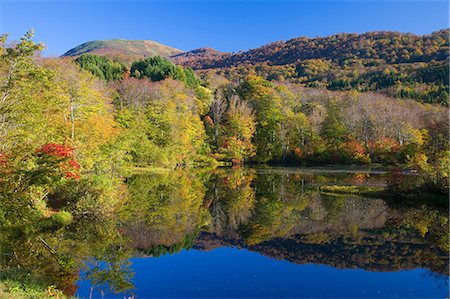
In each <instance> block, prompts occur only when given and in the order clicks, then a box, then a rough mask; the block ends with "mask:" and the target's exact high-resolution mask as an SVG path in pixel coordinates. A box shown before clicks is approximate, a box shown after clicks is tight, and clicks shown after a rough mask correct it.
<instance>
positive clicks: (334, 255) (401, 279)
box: [76, 167, 449, 298]
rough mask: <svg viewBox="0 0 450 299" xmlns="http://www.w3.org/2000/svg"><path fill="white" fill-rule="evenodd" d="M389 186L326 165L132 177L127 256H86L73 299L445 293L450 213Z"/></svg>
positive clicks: (123, 227) (376, 175) (124, 217)
mask: <svg viewBox="0 0 450 299" xmlns="http://www.w3.org/2000/svg"><path fill="white" fill-rule="evenodd" d="M385 182H386V176H385V174H384V172H383V171H371V170H361V169H356V170H355V169H329V168H322V169H320V168H315V169H311V168H267V167H266V168H240V169H217V170H214V171H204V172H202V171H191V172H183V171H177V172H168V173H163V174H152V175H144V174H140V175H135V176H132V177H130V178H129V179H127V185H128V192H129V194H130V200H128V201H127V202H126V203H125V204H124V206H123V207H122V211H121V214H120V217H119V218H120V225H119V226H120V227H119V230H118V232H119V233H120V235H121V238H122V239H121V242H120V245H118V244H114V246H116V247H115V248H116V249H117V248H120V250H115V251H114V253H111V252H106V251H105V252H102V254H103V255H102V254H99V255H98V256H96V257H95V258H93V257H90V258H84V263H85V265H86V266H84V267H82V269H81V272H80V273H78V274H77V276H76V277H77V278H76V279H77V282H76V295H77V296H79V297H81V298H102V297H103V298H124V296H130V297H131V296H135V298H152V297H182V298H183V297H184V298H187V297H190V298H200V297H202V298H211V297H226V298H230V297H235V298H256V297H258V298H273V297H310V298H311V297H314V298H316V297H317V298H322V297H341V298H349V297H353V298H364V297H365V298H390V297H397V298H398V297H401V298H424V297H427V298H445V297H447V296H448V266H449V263H448V254H447V250H448V232H447V228H448V216H447V211H446V209H445V208H439V207H436V206H432V205H426V204H417V205H408V204H399V203H397V202H396V201H395V199H394V200H392V199H390V198H389V197H386V194H385V193H384V192H383V191H382V190H383V187H384V186H385ZM111 234H113V233H111ZM114 234H115V233H114ZM118 251H121V252H124V253H123V254H122V255H120V256H119V255H118V254H117V252H118ZM119 260H120V262H119Z"/></svg>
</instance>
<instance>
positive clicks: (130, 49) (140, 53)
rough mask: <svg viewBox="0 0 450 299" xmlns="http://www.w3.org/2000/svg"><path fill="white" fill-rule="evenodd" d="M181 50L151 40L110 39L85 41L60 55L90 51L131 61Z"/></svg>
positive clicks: (166, 55)
mask: <svg viewBox="0 0 450 299" xmlns="http://www.w3.org/2000/svg"><path fill="white" fill-rule="evenodd" d="M182 52H183V51H181V50H179V49H176V48H173V47H169V46H166V45H163V44H161V43H158V42H155V41H151V40H126V39H111V40H96V41H90V42H86V43H84V44H81V45H79V46H76V47H75V48H73V49H71V50H69V51H67V52H66V53H64V54H63V55H62V56H63V57H66V56H79V55H82V54H86V53H90V54H97V55H101V56H107V57H110V58H118V59H119V60H122V61H124V62H131V61H133V60H136V59H139V58H143V57H148V56H156V55H159V56H163V57H168V56H172V55H176V54H179V53H182Z"/></svg>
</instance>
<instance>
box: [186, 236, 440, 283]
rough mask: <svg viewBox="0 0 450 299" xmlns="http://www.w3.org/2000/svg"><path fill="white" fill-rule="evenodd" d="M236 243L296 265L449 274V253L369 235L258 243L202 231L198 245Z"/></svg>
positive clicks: (210, 245)
mask: <svg viewBox="0 0 450 299" xmlns="http://www.w3.org/2000/svg"><path fill="white" fill-rule="evenodd" d="M222 246H236V247H239V248H246V249H248V250H250V251H254V252H258V253H260V254H262V255H264V256H268V257H270V258H275V259H280V260H281V259H282V260H287V261H289V262H292V263H296V264H323V265H329V266H333V267H336V268H350V269H351V268H361V269H365V270H370V271H399V270H408V269H415V268H426V269H430V270H431V271H433V272H436V273H439V274H445V275H448V267H449V262H448V256H447V253H446V252H445V251H443V250H440V249H438V248H436V247H434V246H430V245H429V244H414V243H408V242H398V241H387V240H384V239H383V238H382V237H381V236H377V235H367V236H365V237H363V238H360V239H358V240H351V239H350V238H345V237H339V238H336V239H334V240H331V241H330V242H329V243H326V244H312V243H306V242H305V241H304V240H302V238H301V237H299V236H295V237H292V238H289V239H285V238H276V239H273V240H270V241H265V242H262V243H260V244H256V245H247V244H246V243H245V242H243V241H242V240H237V239H226V238H222V237H220V236H218V235H216V234H213V233H202V234H200V235H199V236H198V238H197V239H196V240H195V242H194V248H196V249H199V250H212V249H214V248H217V247H222Z"/></svg>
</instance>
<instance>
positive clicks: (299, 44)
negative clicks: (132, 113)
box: [175, 29, 449, 69]
mask: <svg viewBox="0 0 450 299" xmlns="http://www.w3.org/2000/svg"><path fill="white" fill-rule="evenodd" d="M448 34H449V31H448V29H444V30H440V31H438V32H434V33H432V34H429V35H423V36H417V35H414V34H410V33H399V32H389V31H382V32H367V33H364V34H354V33H342V34H337V35H333V36H328V37H317V38H308V37H298V38H293V39H290V40H288V41H285V42H284V41H280V42H274V43H271V44H268V45H265V46H262V47H259V48H256V49H251V50H249V51H246V52H240V53H236V54H232V55H228V56H227V57H225V58H224V57H223V56H219V57H218V58H219V59H217V60H215V61H214V60H212V61H211V62H210V63H209V64H208V63H202V64H198V63H196V58H197V57H203V56H204V55H203V52H202V51H199V52H197V53H198V54H201V55H190V57H191V58H192V59H191V61H187V62H186V63H185V64H186V65H189V66H190V67H192V68H194V69H205V68H218V67H232V66H239V65H243V64H256V63H267V64H269V65H286V64H293V63H297V62H299V61H303V60H309V59H324V60H331V62H333V63H336V64H338V65H340V66H341V67H345V66H350V65H352V64H355V63H357V64H360V65H364V66H376V65H380V64H399V63H414V62H431V61H443V60H445V59H447V58H448V56H449V55H448V42H449V38H448ZM191 53H194V54H195V53H196V52H191ZM210 53H215V52H213V51H210ZM178 56H179V55H177V56H175V58H176V57H178ZM210 56H213V55H210Z"/></svg>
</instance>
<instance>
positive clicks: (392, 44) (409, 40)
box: [171, 29, 449, 105]
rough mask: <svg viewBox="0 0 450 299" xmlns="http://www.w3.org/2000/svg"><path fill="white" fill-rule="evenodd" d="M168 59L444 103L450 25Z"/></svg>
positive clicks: (317, 85) (213, 69)
mask: <svg viewBox="0 0 450 299" xmlns="http://www.w3.org/2000/svg"><path fill="white" fill-rule="evenodd" d="M171 59H172V60H173V61H174V62H175V63H178V64H181V65H183V66H188V67H191V68H192V69H194V70H198V71H202V73H208V72H215V73H218V74H221V75H224V76H227V77H231V78H232V77H234V78H236V77H242V76H245V75H248V74H252V73H254V74H257V75H259V76H261V77H263V78H265V79H268V80H271V81H273V80H275V81H285V80H289V81H291V82H294V83H300V84H302V85H304V86H305V87H315V88H326V89H329V90H356V91H359V92H365V91H376V92H381V93H384V94H386V95H388V96H391V97H396V98H409V99H416V100H418V101H421V102H427V103H441V104H445V105H447V104H448V97H449V76H448V68H449V60H448V59H449V29H443V30H440V31H437V32H434V33H431V34H428V35H421V36H419V35H414V34H411V33H400V32H389V31H380V32H367V33H364V34H355V33H342V34H336V35H333V36H327V37H316V38H308V37H298V38H294V39H291V40H288V41H279V42H274V43H270V44H268V45H265V46H262V47H259V48H256V49H251V50H249V51H246V52H239V53H221V52H217V51H214V50H211V49H208V50H201V49H199V50H195V51H191V52H187V53H182V54H179V55H176V56H175V57H174V56H172V57H171Z"/></svg>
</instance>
